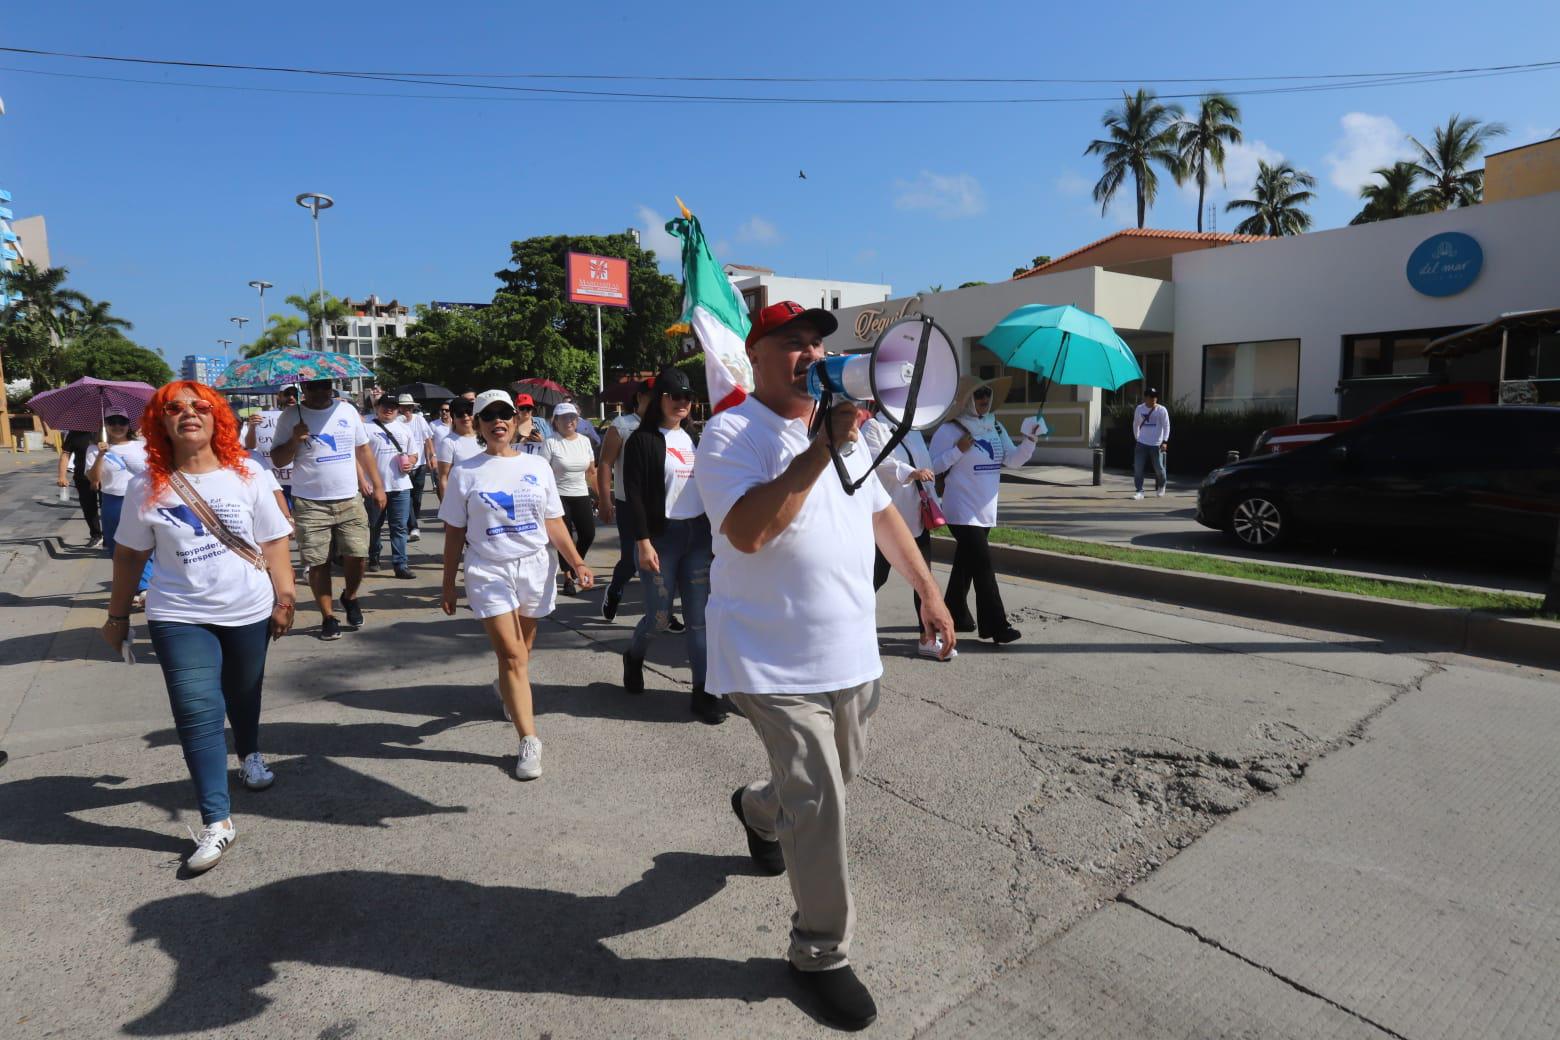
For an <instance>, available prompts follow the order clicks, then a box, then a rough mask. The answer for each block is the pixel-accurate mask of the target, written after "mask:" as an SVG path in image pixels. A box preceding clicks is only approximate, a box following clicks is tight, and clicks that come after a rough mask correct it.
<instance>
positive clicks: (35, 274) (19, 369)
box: [0, 260, 94, 390]
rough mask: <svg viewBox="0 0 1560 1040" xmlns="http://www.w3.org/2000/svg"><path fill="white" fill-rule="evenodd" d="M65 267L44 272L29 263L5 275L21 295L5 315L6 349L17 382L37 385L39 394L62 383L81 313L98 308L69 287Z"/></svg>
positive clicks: (1, 320)
mask: <svg viewBox="0 0 1560 1040" xmlns="http://www.w3.org/2000/svg"><path fill="white" fill-rule="evenodd" d="M69 276H70V271H69V269H68V268H65V267H50V268H44V269H40V268H39V267H38V266H37V265H36V264H34V263H33V262H32V261H30V260H23V261H21V262H20V263H19V264H17V265H16V266H15V267H14V268H13V269H12V270H10V271H9V272H7V273H6V274H5V276H4V284H5V286H6V288H7V290H8V291H9V293H10V294H11V295H13V296H15V297H16V299H14V300H13V301H12V302H10V303H9V304H7V305H6V307H5V309H4V310H3V311H0V350H4V351H5V355H6V359H7V361H8V363H9V364H10V366H11V370H10V372H9V373H8V374H9V375H10V376H11V377H12V378H26V379H31V380H32V381H33V387H34V388H35V389H36V390H47V389H49V388H50V387H53V386H58V385H59V384H60V373H59V368H60V362H61V358H62V356H63V354H64V351H65V348H66V347H67V346H68V345H69V340H70V337H71V334H72V332H73V331H75V330H76V329H77V319H78V315H79V314H80V313H81V312H82V311H84V310H86V309H87V308H89V307H92V306H94V305H93V302H92V300H91V299H89V298H88V297H87V296H86V295H85V294H84V293H80V292H77V291H76V290H75V289H68V288H66V287H65V281H66V279H67V278H69Z"/></svg>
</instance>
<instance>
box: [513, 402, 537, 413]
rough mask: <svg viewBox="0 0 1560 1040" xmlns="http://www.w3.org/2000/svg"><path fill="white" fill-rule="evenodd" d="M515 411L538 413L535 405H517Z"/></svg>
mask: <svg viewBox="0 0 1560 1040" xmlns="http://www.w3.org/2000/svg"><path fill="white" fill-rule="evenodd" d="M515 410H516V411H520V412H534V411H536V405H534V404H517V405H515Z"/></svg>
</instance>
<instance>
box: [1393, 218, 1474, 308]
mask: <svg viewBox="0 0 1560 1040" xmlns="http://www.w3.org/2000/svg"><path fill="white" fill-rule="evenodd" d="M1483 266H1484V250H1483V249H1481V248H1479V243H1478V242H1476V241H1474V239H1473V237H1472V236H1471V235H1465V234H1463V233H1462V232H1460V231H1448V232H1446V233H1445V234H1441V235H1432V236H1431V237H1429V238H1427V239H1425V240H1424V241H1423V242H1421V243H1419V245H1418V246H1417V247H1416V248H1415V249H1414V251H1413V252H1412V253H1410V254H1409V255H1408V270H1407V274H1408V284H1409V285H1411V286H1413V287H1414V290H1415V291H1416V292H1420V293H1423V294H1424V295H1426V296H1455V295H1457V294H1458V293H1460V292H1462V291H1463V290H1464V289H1466V288H1468V286H1470V285H1472V284H1473V282H1474V279H1476V278H1478V277H1479V270H1480V269H1481V268H1482V267H1483Z"/></svg>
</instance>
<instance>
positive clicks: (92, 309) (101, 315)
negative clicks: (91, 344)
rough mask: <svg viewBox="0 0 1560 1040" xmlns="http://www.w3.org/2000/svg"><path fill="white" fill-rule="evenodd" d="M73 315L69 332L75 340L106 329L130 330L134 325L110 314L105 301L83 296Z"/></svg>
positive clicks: (109, 305)
mask: <svg viewBox="0 0 1560 1040" xmlns="http://www.w3.org/2000/svg"><path fill="white" fill-rule="evenodd" d="M81 299H82V302H81V303H80V304H79V306H78V308H77V310H76V312H75V314H73V315H72V316H71V322H70V327H71V329H70V331H71V334H72V335H74V336H76V337H77V338H83V337H86V336H90V335H92V334H93V333H95V332H103V331H105V330H108V329H113V330H115V331H118V330H120V329H124V330H127V331H128V330H130V329H133V328H135V326H134V325H132V324H130V322H128V321H126V320H125V319H124V318H121V317H120V316H119V315H117V314H113V313H110V312H111V310H112V305H111V304H110V303H109V302H108V301H107V300H93V299H90V298H89V297H86V296H83V297H82V298H81Z"/></svg>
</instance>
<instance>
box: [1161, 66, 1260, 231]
mask: <svg viewBox="0 0 1560 1040" xmlns="http://www.w3.org/2000/svg"><path fill="white" fill-rule="evenodd" d="M1238 122H1240V106H1238V105H1236V104H1235V102H1233V101H1231V100H1230V99H1229V98H1228V97H1225V96H1224V95H1223V94H1204V95H1203V97H1202V100H1201V101H1199V102H1198V103H1197V118H1195V119H1183V120H1182V121H1181V124H1180V129H1179V132H1180V139H1179V140H1178V141H1177V142H1176V148H1177V149H1178V153H1177V163H1178V165H1179V166H1180V170H1181V176H1180V177H1177V178H1176V181H1177V183H1179V182H1180V181H1181V180H1182V179H1184V178H1186V177H1190V178H1191V179H1192V180H1194V181H1196V182H1197V230H1198V231H1201V230H1202V229H1203V196H1204V195H1206V194H1207V191H1208V170H1209V167H1210V166H1211V167H1212V168H1213V169H1214V170H1217V171H1218V174H1219V181H1220V183H1223V181H1224V144H1225V142H1226V141H1227V142H1229V143H1230V144H1239V143H1240V127H1239V126H1237V125H1236V124H1237V123H1238ZM1139 226H1140V227H1141V226H1142V225H1141V224H1139Z"/></svg>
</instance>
